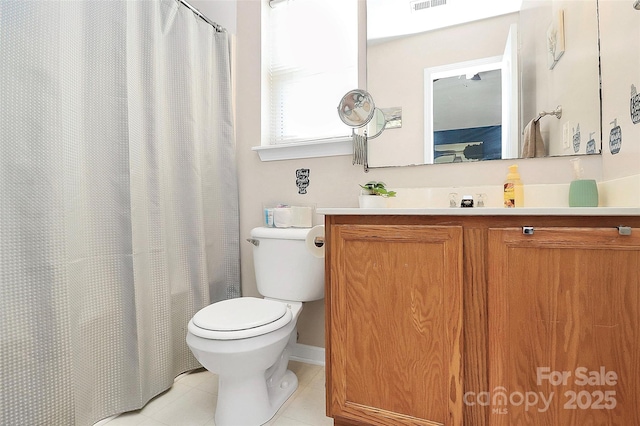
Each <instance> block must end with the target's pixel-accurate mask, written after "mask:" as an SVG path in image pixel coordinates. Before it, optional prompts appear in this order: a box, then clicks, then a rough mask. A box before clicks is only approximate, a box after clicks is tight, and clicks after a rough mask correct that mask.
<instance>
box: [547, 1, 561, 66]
mask: <svg viewBox="0 0 640 426" xmlns="http://www.w3.org/2000/svg"><path fill="white" fill-rule="evenodd" d="M563 54H564V10H559V11H558V19H557V21H556V22H555V23H553V22H552V23H551V24H550V25H549V28H547V59H548V61H547V62H548V64H549V69H550V70H552V69H553V68H554V67H555V66H556V64H557V63H558V61H559V60H560V58H561V57H562V55H563Z"/></svg>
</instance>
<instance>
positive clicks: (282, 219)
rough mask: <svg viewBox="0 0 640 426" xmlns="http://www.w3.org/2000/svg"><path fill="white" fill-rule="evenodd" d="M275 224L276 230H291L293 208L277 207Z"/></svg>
mask: <svg viewBox="0 0 640 426" xmlns="http://www.w3.org/2000/svg"><path fill="white" fill-rule="evenodd" d="M273 224H274V225H275V226H276V228H291V208H290V207H276V208H275V209H273Z"/></svg>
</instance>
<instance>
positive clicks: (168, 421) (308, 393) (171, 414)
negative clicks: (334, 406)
mask: <svg viewBox="0 0 640 426" xmlns="http://www.w3.org/2000/svg"><path fill="white" fill-rule="evenodd" d="M289 369H290V370H292V371H293V372H294V373H296V375H297V376H298V383H299V384H298V389H297V390H296V391H295V393H294V394H293V395H291V397H290V398H289V399H288V400H287V401H286V402H285V403H284V405H283V406H282V408H280V410H279V411H278V412H277V413H276V415H275V416H274V417H273V418H272V419H271V421H269V422H268V423H267V425H269V426H324V425H333V420H332V419H330V418H328V417H326V416H325V391H324V384H325V381H324V367H321V366H317V365H311V364H305V363H301V362H296V361H290V362H289ZM217 394H218V379H217V377H216V375H215V374H212V373H210V372H208V371H207V370H204V369H203V370H196V371H194V372H191V373H189V374H185V375H183V376H180V377H179V378H178V379H177V380H176V382H175V383H174V385H173V387H171V389H169V390H168V391H166V392H165V393H163V394H161V395H158V396H157V397H156V398H154V399H152V400H151V401H150V402H149V403H148V404H147V405H146V406H145V407H144V408H142V409H141V410H138V411H132V412H129V413H124V414H121V415H120V416H118V417H116V418H114V419H112V420H109V421H106V422H105V421H104V420H103V421H101V422H99V423H97V424H96V425H100V426H105V425H106V426H214V425H215V422H214V420H213V416H214V414H215V406H216V397H217ZM94 426H95V425H94ZM238 426H246V425H238Z"/></svg>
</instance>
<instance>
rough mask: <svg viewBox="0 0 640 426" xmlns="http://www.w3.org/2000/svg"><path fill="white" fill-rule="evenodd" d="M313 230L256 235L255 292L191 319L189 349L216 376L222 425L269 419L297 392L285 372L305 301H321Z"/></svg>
mask: <svg viewBox="0 0 640 426" xmlns="http://www.w3.org/2000/svg"><path fill="white" fill-rule="evenodd" d="M309 231H310V229H295V228H286V229H280V228H255V229H252V230H251V239H250V240H249V241H250V242H252V243H253V245H254V247H253V262H254V266H255V272H256V282H257V285H258V291H259V292H260V294H262V295H263V296H265V298H264V299H259V298H254V297H240V298H237V299H229V300H224V301H222V302H218V303H214V304H212V305H209V306H207V307H205V308H203V309H201V310H200V311H198V312H197V313H196V314H195V315H194V316H193V318H192V319H191V321H189V326H188V332H187V344H188V345H189V348H190V349H191V352H193V354H194V356H195V357H196V359H197V360H198V361H199V362H200V364H202V366H203V367H205V368H206V369H207V370H209V371H211V372H212V373H215V374H217V375H218V376H219V385H218V402H217V406H216V414H215V423H216V425H217V426H253V425H261V424H264V423H266V422H267V421H269V419H271V418H272V417H273V415H274V414H275V413H276V412H277V411H278V409H279V408H280V407H281V406H282V404H284V402H285V401H286V400H287V398H289V396H291V394H292V393H293V392H294V391H295V390H296V388H297V387H298V378H297V377H296V376H295V374H294V373H293V372H291V371H290V370H287V364H288V362H289V352H290V349H289V347H290V345H291V344H293V343H295V341H296V322H297V320H298V315H300V311H302V302H307V301H312V300H319V299H322V298H323V297H324V259H323V258H322V257H318V256H319V255H318V253H312V251H311V250H310V249H309V248H308V247H307V243H306V241H305V240H306V238H307V235H308V234H309Z"/></svg>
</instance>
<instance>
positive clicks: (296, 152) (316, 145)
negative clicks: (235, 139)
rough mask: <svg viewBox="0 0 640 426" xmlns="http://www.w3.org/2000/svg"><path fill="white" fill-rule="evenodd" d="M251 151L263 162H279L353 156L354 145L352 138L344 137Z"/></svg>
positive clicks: (256, 147)
mask: <svg viewBox="0 0 640 426" xmlns="http://www.w3.org/2000/svg"><path fill="white" fill-rule="evenodd" d="M251 149H252V150H253V151H256V152H257V153H258V155H259V156H260V160H262V161H277V160H293V159H296V158H315V157H332V156H335V155H352V154H353V143H352V139H351V137H344V138H336V139H328V140H322V141H310V142H296V143H287V144H279V145H262V146H254V147H253V148H251Z"/></svg>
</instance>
